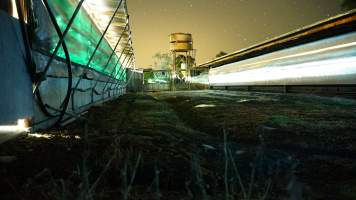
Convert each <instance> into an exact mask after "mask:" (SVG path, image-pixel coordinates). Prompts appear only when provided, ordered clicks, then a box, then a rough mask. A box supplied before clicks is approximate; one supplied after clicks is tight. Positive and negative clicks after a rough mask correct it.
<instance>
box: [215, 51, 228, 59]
mask: <svg viewBox="0 0 356 200" xmlns="http://www.w3.org/2000/svg"><path fill="white" fill-rule="evenodd" d="M225 55H227V53H226V52H224V51H220V52H219V53H218V54H216V58H219V57H221V56H225Z"/></svg>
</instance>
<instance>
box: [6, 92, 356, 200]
mask: <svg viewBox="0 0 356 200" xmlns="http://www.w3.org/2000/svg"><path fill="white" fill-rule="evenodd" d="M312 105H313V106H312ZM355 105H356V104H355V102H354V101H353V100H345V101H344V100H342V99H332V98H319V97H313V96H309V97H307V98H306V96H299V95H291V96H284V95H274V94H263V95H262V94H257V93H234V92H218V91H214V92H213V91H211V92H208V91H199V92H175V93H152V94H149V95H148V94H130V95H126V96H124V97H122V98H120V99H119V100H118V101H114V102H109V103H107V104H105V105H103V106H99V107H95V108H93V109H91V110H90V112H89V114H88V115H87V116H86V118H87V121H81V122H76V123H75V124H72V125H70V126H68V127H65V128H64V129H63V130H59V131H58V130H57V131H52V132H43V133H46V134H48V135H49V137H47V138H38V137H34V136H33V135H29V136H26V137H23V138H20V139H19V140H16V141H10V142H8V143H6V144H4V145H1V146H0V156H4V155H13V156H16V157H17V160H16V161H13V162H9V163H3V164H1V165H0V177H1V179H0V186H1V187H0V190H1V191H0V198H1V199H46V200H47V199H59V200H64V199H79V200H81V199H224V200H230V199H288V198H289V199H302V198H311V199H315V198H319V199H353V198H355V196H354V194H355V191H356V190H355V187H356V178H355V177H356V169H355V167H354V166H356V162H355V160H354V159H353V158H352V154H347V152H349V153H352V152H353V148H354V147H353V145H354V144H353V142H352V141H354V140H353V138H354V135H353V134H352V133H353V132H354V130H355V124H354V123H352V122H351V121H349V120H353V119H355V118H356V112H355V111H356V110H355V109H356V106H355ZM311 106H312V107H311ZM300 110H303V112H300ZM325 116H327V117H325ZM341 116H344V118H342V117H341ZM305 119H309V121H308V122H306V121H305ZM336 119H338V120H339V121H340V122H341V121H343V124H342V126H339V125H338V123H336V122H335V123H330V122H333V121H336ZM313 121H314V122H318V123H320V124H327V125H325V126H317V127H313V123H312V122H313ZM303 122H304V123H303ZM340 127H342V131H340ZM309 129H311V130H309ZM332 131H335V132H332ZM336 133H337V136H336ZM346 144H347V145H348V146H349V147H347V148H343V149H342V151H340V150H341V149H340V148H336V147H341V145H344V146H345V145H346ZM283 145H287V146H283ZM312 147H313V148H312ZM314 147H318V149H319V150H320V151H319V150H318V151H317V150H315V149H314ZM330 147H332V148H330ZM326 150H327V151H326ZM330 150H332V151H330ZM346 150H347V151H346ZM348 155H350V156H351V157H348ZM335 170H337V171H338V173H334V172H335ZM341 186H342V187H341Z"/></svg>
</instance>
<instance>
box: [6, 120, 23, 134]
mask: <svg viewBox="0 0 356 200" xmlns="http://www.w3.org/2000/svg"><path fill="white" fill-rule="evenodd" d="M29 130H30V128H29V127H27V126H26V120H25V119H19V120H17V125H6V126H0V133H12V132H13V133H18V132H29Z"/></svg>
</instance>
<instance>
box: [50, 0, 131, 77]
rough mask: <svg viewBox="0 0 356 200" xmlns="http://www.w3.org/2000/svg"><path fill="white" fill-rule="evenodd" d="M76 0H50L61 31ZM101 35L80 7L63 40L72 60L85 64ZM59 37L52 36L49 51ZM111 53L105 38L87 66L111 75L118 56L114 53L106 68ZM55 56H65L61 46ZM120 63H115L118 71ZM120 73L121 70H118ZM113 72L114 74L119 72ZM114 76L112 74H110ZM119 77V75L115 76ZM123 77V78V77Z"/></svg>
mask: <svg viewBox="0 0 356 200" xmlns="http://www.w3.org/2000/svg"><path fill="white" fill-rule="evenodd" d="M78 3H79V1H78V0H72V1H62V0H51V1H49V4H50V6H51V8H52V10H53V12H54V14H55V15H56V20H57V23H58V25H59V27H60V28H61V30H62V31H64V30H65V28H66V26H67V23H68V22H69V19H70V18H71V16H72V14H73V12H74V10H75V8H76V6H77V4H78ZM100 37H101V32H100V31H99V30H98V29H97V28H96V27H95V25H94V24H93V22H92V21H91V19H90V18H89V15H88V14H87V13H86V12H85V11H84V9H83V8H82V9H81V10H80V11H79V13H78V15H77V17H76V18H75V20H74V22H73V25H72V28H71V29H70V31H69V32H68V34H67V36H66V38H65V41H66V44H67V47H68V50H69V55H70V58H71V60H72V62H75V63H78V64H81V65H86V64H87V62H88V60H89V58H90V56H91V54H92V53H93V52H94V49H95V46H96V44H97V43H98V42H99V39H100ZM58 40H59V38H58V36H53V37H52V46H51V50H50V51H51V52H53V51H54V48H55V45H56V44H57V42H58ZM111 53H112V48H111V47H110V45H109V43H108V42H107V41H106V40H103V41H102V42H101V44H100V46H99V48H98V50H97V52H96V54H95V55H94V57H93V60H92V62H91V63H90V65H89V67H90V68H92V69H95V70H97V71H99V72H102V73H105V74H107V75H111V74H110V73H111V72H112V71H113V68H114V66H115V64H116V63H117V60H118V57H117V56H116V55H115V56H114V57H113V58H112V59H111V61H110V63H109V65H108V67H107V68H106V69H104V68H105V65H106V63H107V61H108V59H109V57H110V55H111ZM57 56H59V57H62V58H65V54H64V51H63V49H62V48H60V50H59V51H58V53H57ZM120 66H121V65H120V64H118V65H117V69H115V71H118V69H120V68H121V67H120ZM120 73H121V72H120ZM120 73H115V74H120ZM122 74H123V75H122V77H121V78H120V79H121V80H126V73H125V72H122ZM111 76H114V75H111ZM115 78H117V79H118V78H119V77H115ZM124 78H125V79H124Z"/></svg>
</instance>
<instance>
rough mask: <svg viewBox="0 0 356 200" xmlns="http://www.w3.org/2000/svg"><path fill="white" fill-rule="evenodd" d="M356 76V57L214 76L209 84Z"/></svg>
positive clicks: (212, 75) (240, 83) (210, 77)
mask: <svg viewBox="0 0 356 200" xmlns="http://www.w3.org/2000/svg"><path fill="white" fill-rule="evenodd" d="M342 75H356V57H349V58H339V59H330V60H324V61H315V62H308V63H302V64H296V65H286V66H278V67H268V66H267V67H263V68H258V69H251V70H246V71H241V72H231V73H225V74H218V73H217V74H214V73H212V74H211V75H210V76H209V83H210V84H212V85H214V84H217V85H219V84H226V83H228V84H234V85H245V84H249V83H258V82H261V83H263V82H266V81H278V82H279V83H280V84H283V81H286V80H291V79H295V80H298V79H302V78H303V79H305V78H314V77H318V79H321V78H324V79H325V80H327V79H328V77H332V76H342Z"/></svg>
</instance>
